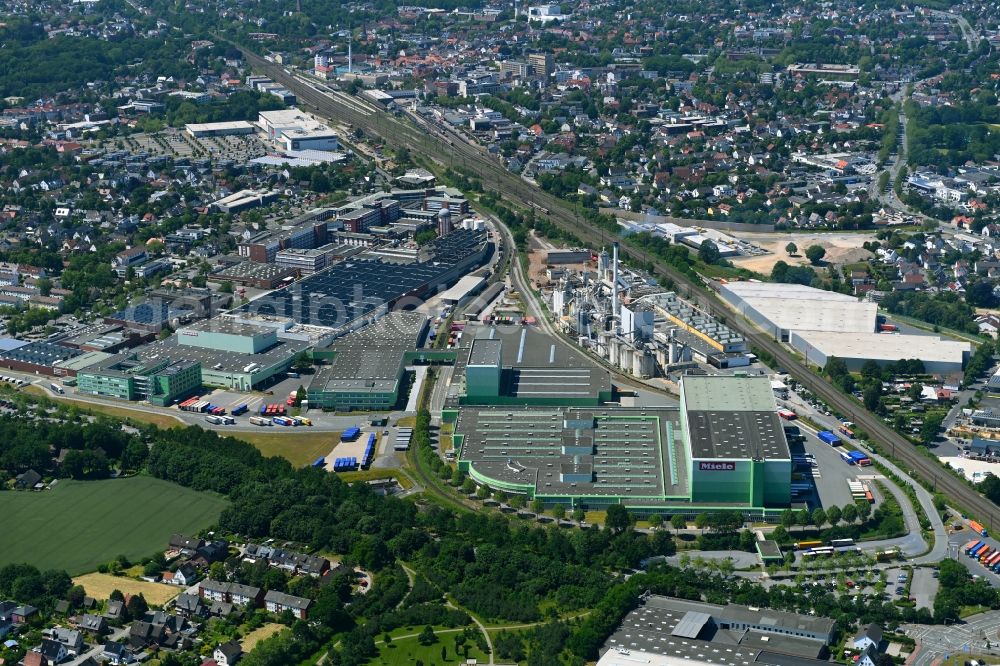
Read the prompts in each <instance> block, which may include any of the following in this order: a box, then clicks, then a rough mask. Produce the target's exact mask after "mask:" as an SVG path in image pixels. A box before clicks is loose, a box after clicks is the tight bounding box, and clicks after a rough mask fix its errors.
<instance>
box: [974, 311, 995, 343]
mask: <svg viewBox="0 0 1000 666" xmlns="http://www.w3.org/2000/svg"><path fill="white" fill-rule="evenodd" d="M976 324H977V325H978V326H979V332H980V333H985V334H986V335H988V336H990V337H992V338H996V337H997V332H1000V317H998V316H997V315H995V314H987V315H980V316H979V317H976Z"/></svg>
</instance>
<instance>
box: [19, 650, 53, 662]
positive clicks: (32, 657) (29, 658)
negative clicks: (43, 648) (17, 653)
mask: <svg viewBox="0 0 1000 666" xmlns="http://www.w3.org/2000/svg"><path fill="white" fill-rule="evenodd" d="M21 666H50V663H49V660H48V659H46V658H45V655H43V654H42V653H41V652H35V651H31V652H29V653H28V654H26V655H24V661H22V662H21Z"/></svg>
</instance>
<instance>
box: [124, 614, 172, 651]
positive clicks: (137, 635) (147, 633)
mask: <svg viewBox="0 0 1000 666" xmlns="http://www.w3.org/2000/svg"><path fill="white" fill-rule="evenodd" d="M164 634H165V631H164V627H163V625H162V624H161V625H156V624H152V623H150V622H145V621H143V620H136V621H135V622H133V623H132V624H131V625H129V628H128V646H129V648H131V649H132V650H135V651H136V652H141V651H142V650H143V649H144V648H147V647H156V646H158V645H160V643H161V642H162V641H163V638H164Z"/></svg>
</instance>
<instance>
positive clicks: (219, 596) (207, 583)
mask: <svg viewBox="0 0 1000 666" xmlns="http://www.w3.org/2000/svg"><path fill="white" fill-rule="evenodd" d="M262 594H263V591H262V590H261V589H260V588H259V587H253V586H252V585H241V584H239V583H221V582H219V581H216V580H211V579H206V580H203V581H202V582H201V583H199V585H198V595H199V596H200V597H201V598H202V599H209V600H211V601H226V602H229V603H231V604H233V605H235V606H260V604H261V600H262V598H263V597H262Z"/></svg>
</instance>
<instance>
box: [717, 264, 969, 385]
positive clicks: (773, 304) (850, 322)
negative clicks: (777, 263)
mask: <svg viewBox="0 0 1000 666" xmlns="http://www.w3.org/2000/svg"><path fill="white" fill-rule="evenodd" d="M719 295H720V296H722V298H723V299H724V300H725V301H726V302H727V303H729V304H730V305H731V306H732V307H733V308H734V309H735V310H736V311H737V312H739V313H740V314H741V315H743V316H744V317H745V318H746V319H748V320H750V321H752V322H753V323H755V324H756V325H758V326H759V327H760V328H762V329H763V330H764V331H767V332H768V333H769V334H770V335H771V336H773V337H774V338H775V339H776V340H781V341H783V342H788V343H789V344H790V345H791V346H792V347H793V348H794V349H795V350H796V351H798V352H800V353H801V354H803V355H804V356H805V357H806V359H807V360H808V361H809V362H810V363H814V364H816V365H818V366H820V367H823V366H825V365H826V362H827V360H828V359H829V358H830V357H831V356H835V357H837V358H839V359H842V360H844V362H845V363H847V367H848V368H849V369H850V370H859V369H860V368H861V366H862V365H863V364H864V362H865V361H867V360H873V361H876V362H877V363H879V364H887V363H893V362H895V361H899V360H901V359H910V358H918V359H920V360H922V361H923V362H924V367H925V368H926V369H927V372H930V373H933V374H938V375H947V374H951V373H954V372H961V370H962V368H963V366H964V364H965V362H966V361H967V360H968V357H969V354H970V353H971V350H972V346H971V345H970V344H969V343H967V342H955V341H952V340H943V339H941V338H939V337H937V336H932V335H900V334H898V333H877V332H876V328H877V324H878V306H877V305H876V304H875V303H867V302H862V301H859V300H858V299H857V298H855V297H854V296H850V295H847V294H837V293H834V292H830V291H823V290H822V289H814V288H812V287H806V286H804V285H798V284H775V283H767V282H733V283H729V284H724V285H722V286H721V287H720V289H719Z"/></svg>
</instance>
